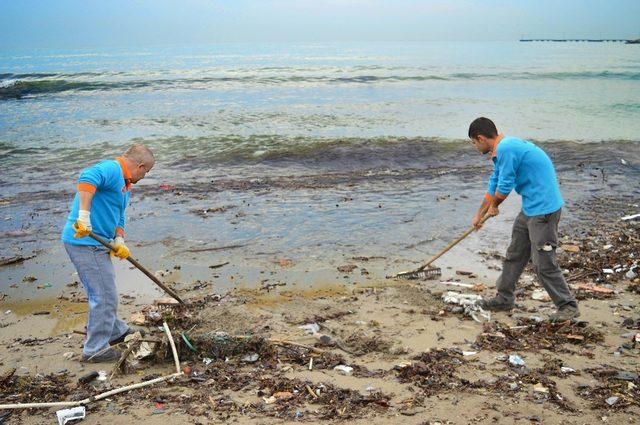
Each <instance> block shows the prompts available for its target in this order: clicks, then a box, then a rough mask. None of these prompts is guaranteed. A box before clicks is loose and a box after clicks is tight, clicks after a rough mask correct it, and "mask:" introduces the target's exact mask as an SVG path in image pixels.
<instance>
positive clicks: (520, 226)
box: [496, 209, 578, 308]
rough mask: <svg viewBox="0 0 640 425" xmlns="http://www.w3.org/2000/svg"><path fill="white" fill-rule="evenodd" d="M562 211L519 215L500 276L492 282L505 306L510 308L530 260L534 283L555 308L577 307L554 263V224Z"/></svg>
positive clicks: (556, 232)
mask: <svg viewBox="0 0 640 425" xmlns="http://www.w3.org/2000/svg"><path fill="white" fill-rule="evenodd" d="M561 211H562V209H559V210H558V211H556V212H554V213H551V214H546V215H538V216H533V217H529V216H526V215H524V213H523V212H522V211H520V214H518V217H516V220H515V221H514V223H513V230H512V233H511V244H510V245H509V248H507V256H506V258H505V260H504V263H503V265H502V273H501V274H500V277H499V278H498V281H497V282H496V288H497V289H498V296H499V297H500V298H502V299H503V300H504V301H505V302H506V303H509V304H513V303H514V302H515V296H514V294H513V292H514V291H515V289H516V283H517V282H518V279H519V278H520V275H521V274H522V271H523V270H524V268H525V266H526V265H527V263H528V262H529V260H531V261H532V262H533V267H534V269H535V271H536V274H537V275H538V279H539V280H540V282H541V283H542V286H544V289H546V290H547V292H548V293H549V296H550V297H551V299H552V300H553V302H554V304H555V305H556V307H558V308H560V307H563V306H565V305H572V306H574V307H577V306H578V303H577V302H576V299H575V298H574V297H573V295H572V294H571V291H569V286H568V285H567V282H566V281H565V280H564V276H562V271H561V270H560V267H559V266H558V262H557V260H556V247H557V246H558V222H559V221H560V215H561Z"/></svg>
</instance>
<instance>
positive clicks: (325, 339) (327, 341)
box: [313, 332, 336, 347]
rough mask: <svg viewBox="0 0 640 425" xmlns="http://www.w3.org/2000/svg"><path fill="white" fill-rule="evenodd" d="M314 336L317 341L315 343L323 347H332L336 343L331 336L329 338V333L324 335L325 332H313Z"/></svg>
mask: <svg viewBox="0 0 640 425" xmlns="http://www.w3.org/2000/svg"><path fill="white" fill-rule="evenodd" d="M313 336H314V338H315V339H316V341H317V344H318V345H320V346H323V347H332V346H334V345H335V344H336V343H335V341H334V340H333V338H331V337H330V336H329V335H325V334H321V333H317V332H316V333H315V334H313Z"/></svg>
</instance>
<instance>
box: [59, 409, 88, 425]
mask: <svg viewBox="0 0 640 425" xmlns="http://www.w3.org/2000/svg"><path fill="white" fill-rule="evenodd" d="M56 416H57V417H58V425H64V424H66V423H67V422H71V421H77V420H82V419H84V416H85V409H84V406H77V407H72V408H71V409H62V410H58V411H57V412H56Z"/></svg>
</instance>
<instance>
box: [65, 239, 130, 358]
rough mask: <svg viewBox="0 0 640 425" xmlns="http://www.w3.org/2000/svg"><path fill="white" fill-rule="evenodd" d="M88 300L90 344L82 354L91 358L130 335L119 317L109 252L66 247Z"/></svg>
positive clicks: (104, 249)
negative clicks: (111, 342)
mask: <svg viewBox="0 0 640 425" xmlns="http://www.w3.org/2000/svg"><path fill="white" fill-rule="evenodd" d="M64 248H65V249H66V250H67V254H69V258H71V262H72V263H73V265H74V266H75V267H76V270H77V271H78V276H79V277H80V281H81V282H82V285H83V286H84V289H85V291H86V292H87V297H88V298H89V321H88V323H87V340H86V341H85V343H84V349H83V350H82V351H83V354H85V355H88V356H91V355H93V354H95V353H97V352H98V351H100V350H103V349H105V348H107V347H108V346H109V341H112V340H114V339H116V338H119V337H121V336H122V335H124V334H125V332H127V329H128V326H127V324H126V323H125V322H124V321H122V320H120V319H118V318H117V316H116V313H117V310H118V292H117V291H116V274H115V270H114V268H113V264H112V263H111V258H110V256H109V251H108V250H107V249H106V248H104V247H102V246H83V245H71V244H67V243H66V244H64Z"/></svg>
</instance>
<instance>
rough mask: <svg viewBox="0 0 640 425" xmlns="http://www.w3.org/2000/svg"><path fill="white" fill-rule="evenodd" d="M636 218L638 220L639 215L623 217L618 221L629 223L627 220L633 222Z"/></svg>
mask: <svg viewBox="0 0 640 425" xmlns="http://www.w3.org/2000/svg"><path fill="white" fill-rule="evenodd" d="M637 218H640V214H631V215H625V216H624V217H621V218H620V220H622V221H629V220H635V219H637Z"/></svg>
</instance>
